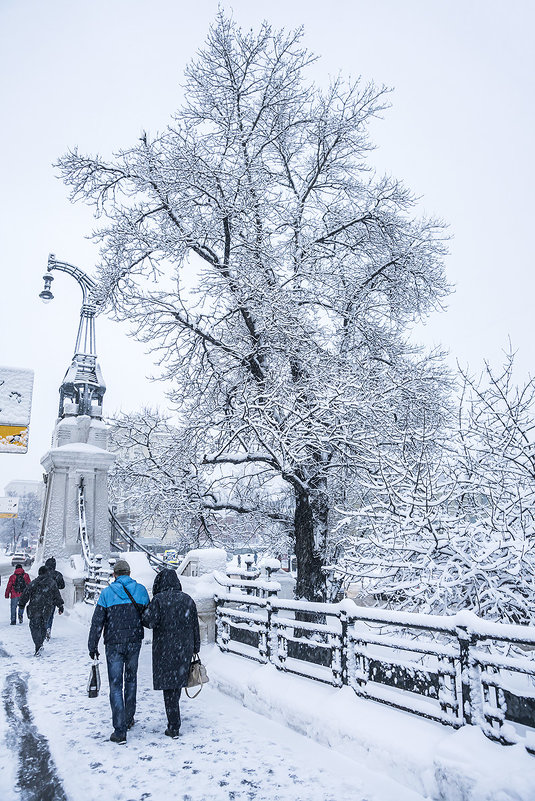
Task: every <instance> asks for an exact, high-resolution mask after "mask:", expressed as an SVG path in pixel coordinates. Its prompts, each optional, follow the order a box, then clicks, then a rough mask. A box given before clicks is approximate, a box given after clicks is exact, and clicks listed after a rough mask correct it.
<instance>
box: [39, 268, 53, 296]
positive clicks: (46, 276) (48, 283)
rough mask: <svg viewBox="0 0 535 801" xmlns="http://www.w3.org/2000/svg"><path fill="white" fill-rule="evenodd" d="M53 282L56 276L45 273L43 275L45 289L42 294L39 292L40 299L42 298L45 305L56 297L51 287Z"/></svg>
mask: <svg viewBox="0 0 535 801" xmlns="http://www.w3.org/2000/svg"><path fill="white" fill-rule="evenodd" d="M53 280H54V276H53V275H50V273H45V274H44V275H43V281H44V282H45V288H44V289H43V291H42V292H39V297H40V298H41V300H42V301H43V303H50V301H51V300H52V298H53V297H54V295H53V294H52V292H51V290H50V286H51V284H52V281H53Z"/></svg>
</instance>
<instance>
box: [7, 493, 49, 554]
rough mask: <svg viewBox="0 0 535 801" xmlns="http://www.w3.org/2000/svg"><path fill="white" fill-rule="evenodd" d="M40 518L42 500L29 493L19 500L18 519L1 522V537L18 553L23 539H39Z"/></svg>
mask: <svg viewBox="0 0 535 801" xmlns="http://www.w3.org/2000/svg"><path fill="white" fill-rule="evenodd" d="M40 517H41V500H40V498H39V496H38V495H37V494H36V493H35V492H28V493H26V494H25V495H22V496H21V497H20V498H19V508H18V514H17V517H14V518H12V519H11V520H8V519H5V520H0V537H1V538H2V540H3V541H4V543H6V544H8V543H9V545H10V547H11V548H12V550H13V551H16V550H17V548H19V547H20V541H21V540H22V539H26V538H27V539H32V538H33V537H37V535H38V534H39V521H40Z"/></svg>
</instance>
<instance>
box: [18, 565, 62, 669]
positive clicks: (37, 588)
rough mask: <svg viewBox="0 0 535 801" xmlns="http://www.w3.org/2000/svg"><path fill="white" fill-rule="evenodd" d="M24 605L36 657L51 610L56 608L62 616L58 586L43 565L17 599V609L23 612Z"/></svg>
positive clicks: (41, 644) (43, 638) (43, 639)
mask: <svg viewBox="0 0 535 801" xmlns="http://www.w3.org/2000/svg"><path fill="white" fill-rule="evenodd" d="M26 604H28V617H29V619H30V632H31V635H32V639H33V641H34V643H35V655H36V656H37V654H38V653H39V652H40V651H41V648H42V646H43V643H44V641H45V635H46V625H47V622H48V618H49V617H50V612H51V610H52V609H54V608H55V607H56V606H57V607H58V612H59V614H60V615H62V614H63V598H62V597H61V595H60V594H59V590H58V585H57V584H56V582H55V580H54V577H53V576H52V575H51V574H50V571H49V570H48V568H46V567H45V566H44V565H42V566H41V567H40V568H39V575H38V576H37V578H35V579H34V580H33V581H32V582H30V584H28V586H27V587H26V589H25V590H24V592H23V593H22V595H21V597H20V598H19V609H21V610H22V611H24V607H25V606H26Z"/></svg>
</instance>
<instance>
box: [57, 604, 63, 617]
mask: <svg viewBox="0 0 535 801" xmlns="http://www.w3.org/2000/svg"><path fill="white" fill-rule="evenodd" d="M62 614H63V607H62V606H60V608H59V609H58V615H62Z"/></svg>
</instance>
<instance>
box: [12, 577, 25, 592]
mask: <svg viewBox="0 0 535 801" xmlns="http://www.w3.org/2000/svg"><path fill="white" fill-rule="evenodd" d="M13 589H14V591H15V592H18V593H19V594H20V595H22V593H23V592H24V590H25V589H26V581H25V580H24V573H17V575H16V576H15V581H14V582H13Z"/></svg>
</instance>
